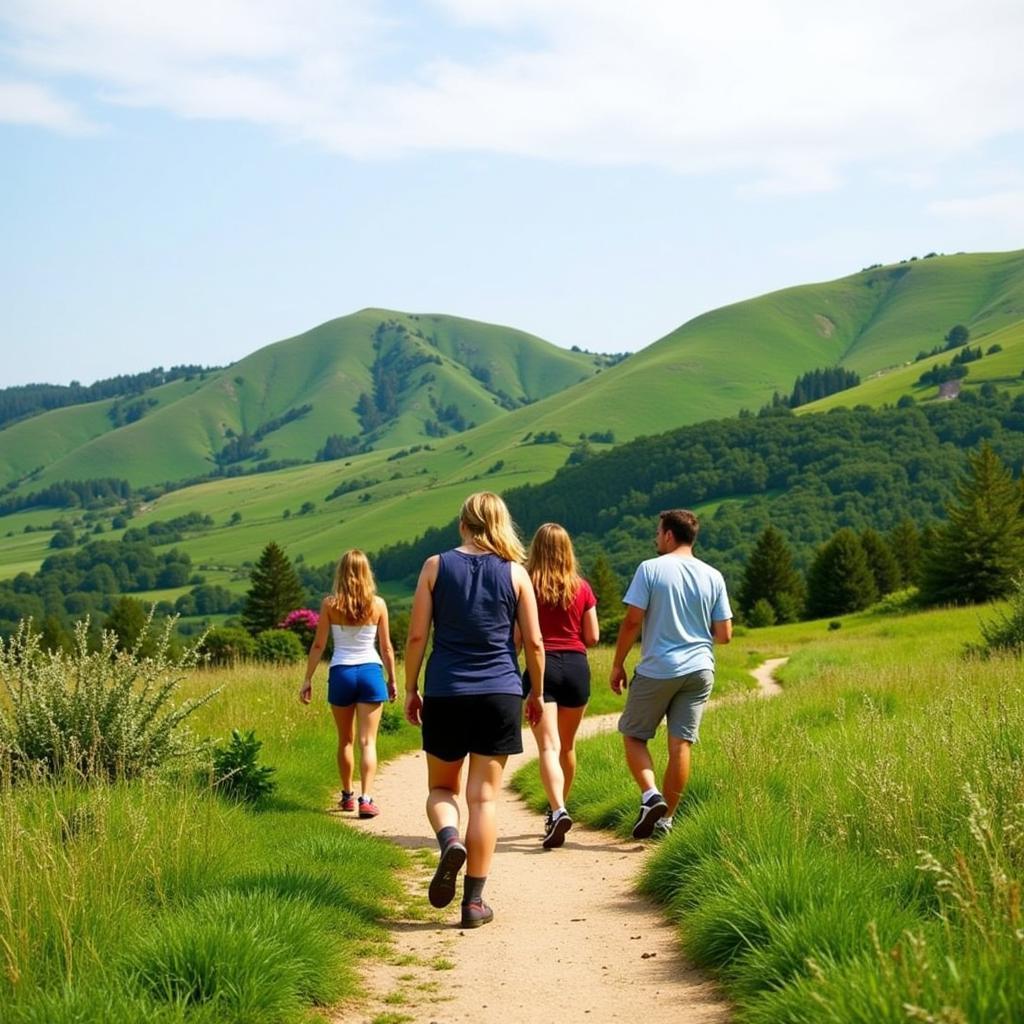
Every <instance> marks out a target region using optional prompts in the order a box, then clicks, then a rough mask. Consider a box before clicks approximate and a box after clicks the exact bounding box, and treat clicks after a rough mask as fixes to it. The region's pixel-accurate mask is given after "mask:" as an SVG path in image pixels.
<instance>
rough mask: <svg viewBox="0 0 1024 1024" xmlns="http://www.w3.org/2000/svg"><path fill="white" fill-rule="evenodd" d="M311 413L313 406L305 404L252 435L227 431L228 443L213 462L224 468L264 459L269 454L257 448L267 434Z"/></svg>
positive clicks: (270, 420)
mask: <svg viewBox="0 0 1024 1024" xmlns="http://www.w3.org/2000/svg"><path fill="white" fill-rule="evenodd" d="M312 411H313V406H312V405H309V404H308V403H307V404H306V405H300V406H297V407H295V408H293V409H289V410H288V411H287V412H284V413H282V414H281V415H280V416H275V417H274V418H273V419H269V420H267V421H266V423H261V424H260V425H259V426H258V427H257V428H256V429H255V430H254V431H253V432H252V433H249V432H248V431H242V433H241V434H236V433H235V432H234V431H233V430H229V431H228V433H227V437H228V443H227V444H226V445H224V447H223V448H222V449H221V450H220V451H219V452H217V454H216V455H215V456H214V461H215V462H216V463H217V465H218V466H220V467H224V466H230V465H232V464H233V463H236V462H243V461H244V460H246V459H257V460H262V459H266V458H267V456H268V455H269V454H270V452H269V450H268V449H266V448H258V447H257V445H258V444H259V443H260V441H262V440H263V438H265V437H266V436H267V435H268V434H272V433H274V431H275V430H280V429H281V427H283V426H285V425H286V424H288V423H292V422H294V421H295V420H300V419H302V417H303V416H308V415H309V414H310V413H311V412H312Z"/></svg>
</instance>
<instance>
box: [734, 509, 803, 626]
mask: <svg viewBox="0 0 1024 1024" xmlns="http://www.w3.org/2000/svg"><path fill="white" fill-rule="evenodd" d="M803 597H804V582H803V580H802V579H801V578H800V574H799V573H798V572H797V571H796V569H795V568H794V566H793V555H792V553H791V552H790V550H789V547H788V546H787V544H786V541H785V539H784V538H783V536H782V534H781V533H780V532H779V531H778V530H776V529H775V527H774V526H766V527H765V529H764V531H763V532H762V534H761V536H760V537H758V539H757V544H756V545H754V550H753V551H752V552H751V553H750V558H749V559H748V560H747V565H746V568H745V569H744V571H743V581H742V583H741V584H740V593H739V604H740V608H741V609H742V610H743V612H744V614H745V615H747V616H748V617H749V616H750V615H751V613H752V612H753V610H754V608H755V606H756V605H757V603H758V602H759V601H762V600H763V601H767V602H768V604H770V605H771V608H772V611H773V613H774V616H775V617H774V620H773V621H775V622H791V621H792V620H793V619H794V618H796V615H797V613H798V612H799V610H800V607H801V605H802V604H803ZM763 617H764V616H763V615H762V616H761V618H763ZM767 624H768V625H770V623H767Z"/></svg>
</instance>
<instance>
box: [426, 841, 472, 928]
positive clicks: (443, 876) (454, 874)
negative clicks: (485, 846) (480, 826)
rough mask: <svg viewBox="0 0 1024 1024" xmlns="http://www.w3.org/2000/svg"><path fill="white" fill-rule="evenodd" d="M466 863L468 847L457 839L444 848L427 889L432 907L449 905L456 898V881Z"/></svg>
mask: <svg viewBox="0 0 1024 1024" xmlns="http://www.w3.org/2000/svg"><path fill="white" fill-rule="evenodd" d="M465 863H466V848H465V847H464V846H463V845H462V843H460V842H459V841H458V840H457V839H454V840H452V842H450V843H449V844H448V845H447V846H446V847H445V848H444V852H443V853H442V854H441V858H440V860H438V862H437V869H436V870H435V871H434V877H433V878H432V879H431V880H430V887H429V888H428V889H427V898H428V899H429V900H430V905H431V906H432V907H447V906H448V904H449V903H451V901H452V900H453V899H455V881H456V879H457V878H458V876H459V871H461V870H462V865H463V864H465ZM481 923H483V922H481Z"/></svg>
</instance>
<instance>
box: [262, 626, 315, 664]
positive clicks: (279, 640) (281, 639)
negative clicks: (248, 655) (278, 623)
mask: <svg viewBox="0 0 1024 1024" xmlns="http://www.w3.org/2000/svg"><path fill="white" fill-rule="evenodd" d="M305 656H306V649H305V648H304V647H303V646H302V641H301V640H300V639H299V638H298V637H297V636H296V635H295V634H294V633H293V632H292V631H291V630H290V629H265V630H263V632H261V633H257V634H256V651H255V657H256V660H257V661H265V662H267V663H269V664H273V665H294V664H296V663H297V662H299V661H302V659H303V658H304V657H305Z"/></svg>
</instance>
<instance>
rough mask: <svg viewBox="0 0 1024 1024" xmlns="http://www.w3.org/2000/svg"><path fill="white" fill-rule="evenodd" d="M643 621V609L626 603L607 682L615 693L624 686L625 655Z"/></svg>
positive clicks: (620, 690) (633, 642) (638, 633)
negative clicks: (624, 614)
mask: <svg viewBox="0 0 1024 1024" xmlns="http://www.w3.org/2000/svg"><path fill="white" fill-rule="evenodd" d="M643 623H644V609H643V608H637V606H636V605H633V604H628V605H626V617H625V618H624V619H623V620H622V625H621V626H619V639H618V641H617V642H616V644H615V657H614V658H613V659H612V670H611V674H610V675H609V677H608V684H609V685H610V686H611V688H612V689H613V690H614V691H615V692H616V693H622V691H623V689H624V688H625V686H626V656H627V655H628V654H629V651H630V648H632V646H633V644H635V643H636V638H637V637H638V636H639V635H640V627H641V626H642V625H643Z"/></svg>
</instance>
